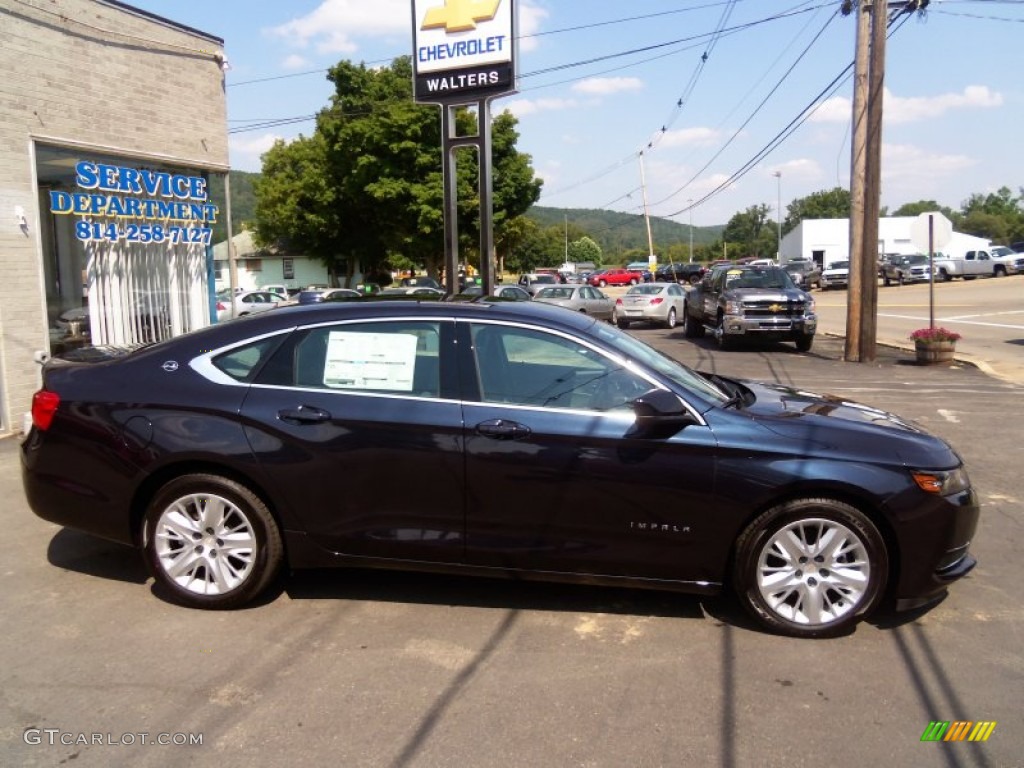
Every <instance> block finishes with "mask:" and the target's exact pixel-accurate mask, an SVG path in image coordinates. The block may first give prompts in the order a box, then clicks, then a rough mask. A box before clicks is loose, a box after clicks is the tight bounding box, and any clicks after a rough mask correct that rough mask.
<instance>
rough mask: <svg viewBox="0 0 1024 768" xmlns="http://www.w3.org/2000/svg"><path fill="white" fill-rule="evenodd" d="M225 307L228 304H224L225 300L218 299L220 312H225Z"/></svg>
mask: <svg viewBox="0 0 1024 768" xmlns="http://www.w3.org/2000/svg"><path fill="white" fill-rule="evenodd" d="M225 309H227V305H226V304H224V302H223V301H218V302H217V311H218V312H223V311H224V310H225Z"/></svg>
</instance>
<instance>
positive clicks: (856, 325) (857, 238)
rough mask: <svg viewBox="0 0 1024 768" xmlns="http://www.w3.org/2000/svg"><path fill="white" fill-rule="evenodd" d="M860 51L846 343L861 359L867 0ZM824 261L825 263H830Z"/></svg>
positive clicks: (860, 8) (848, 354)
mask: <svg viewBox="0 0 1024 768" xmlns="http://www.w3.org/2000/svg"><path fill="white" fill-rule="evenodd" d="M852 12H853V13H855V14H856V19H857V51H856V55H855V57H854V65H853V116H852V122H853V132H852V135H853V139H852V143H851V146H850V285H849V288H848V289H847V291H846V344H845V347H844V350H843V357H844V359H845V360H847V361H848V362H854V363H855V362H860V332H859V329H860V327H861V314H862V304H861V295H862V292H863V279H862V275H863V270H862V269H861V254H862V252H863V243H864V192H865V177H866V174H867V143H868V120H867V101H868V52H869V43H870V39H871V31H870V30H871V17H870V16H869V15H868V13H869V11H868V7H867V6H866V3H865V2H859V3H856V4H855V5H854V6H853V8H852ZM827 266H828V265H827V264H823V265H822V267H827Z"/></svg>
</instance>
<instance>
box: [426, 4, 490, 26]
mask: <svg viewBox="0 0 1024 768" xmlns="http://www.w3.org/2000/svg"><path fill="white" fill-rule="evenodd" d="M499 5H501V0H445V4H444V6H442V7H440V8H431V9H430V10H429V11H427V13H426V15H425V16H424V17H423V29H437V28H438V27H444V31H445V32H448V33H451V32H465V31H466V30H469V29H476V23H477V22H478V21H490V20H491V19H493V18H494V17H495V15H496V14H497V13H498V6H499Z"/></svg>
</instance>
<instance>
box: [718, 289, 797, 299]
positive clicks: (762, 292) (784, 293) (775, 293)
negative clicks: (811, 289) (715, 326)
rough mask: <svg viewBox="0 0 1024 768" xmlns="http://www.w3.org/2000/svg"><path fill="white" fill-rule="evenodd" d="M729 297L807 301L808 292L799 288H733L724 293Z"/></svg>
mask: <svg viewBox="0 0 1024 768" xmlns="http://www.w3.org/2000/svg"><path fill="white" fill-rule="evenodd" d="M723 295H724V296H725V298H727V299H740V300H742V299H757V300H759V301H786V302H789V301H807V294H806V293H804V291H802V290H801V289H799V288H731V289H729V290H727V291H725V293H724V294H723Z"/></svg>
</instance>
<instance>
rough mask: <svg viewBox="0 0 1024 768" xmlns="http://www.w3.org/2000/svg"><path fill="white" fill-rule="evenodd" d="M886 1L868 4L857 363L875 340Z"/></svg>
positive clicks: (870, 353)
mask: <svg viewBox="0 0 1024 768" xmlns="http://www.w3.org/2000/svg"><path fill="white" fill-rule="evenodd" d="M888 32H889V3H888V0H873V2H872V4H871V62H870V67H869V82H868V154H867V158H868V161H867V176H866V185H865V191H864V242H863V243H862V244H861V247H862V249H863V254H864V257H863V261H862V263H861V275H862V278H861V279H862V281H863V283H862V288H863V293H862V294H861V303H862V310H861V326H860V359H861V362H868V363H870V362H874V360H875V353H876V341H877V339H878V217H879V215H880V213H881V197H882V95H883V93H884V92H885V41H886V37H887V36H888Z"/></svg>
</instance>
